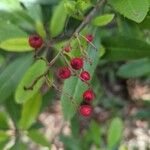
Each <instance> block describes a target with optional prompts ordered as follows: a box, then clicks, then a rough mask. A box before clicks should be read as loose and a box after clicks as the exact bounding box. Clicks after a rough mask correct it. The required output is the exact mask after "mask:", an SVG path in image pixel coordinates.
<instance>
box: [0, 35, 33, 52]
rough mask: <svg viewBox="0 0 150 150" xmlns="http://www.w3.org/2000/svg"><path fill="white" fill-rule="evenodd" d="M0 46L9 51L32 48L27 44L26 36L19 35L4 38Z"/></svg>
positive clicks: (29, 49) (23, 50)
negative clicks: (17, 36)
mask: <svg viewBox="0 0 150 150" xmlns="http://www.w3.org/2000/svg"><path fill="white" fill-rule="evenodd" d="M0 48H2V49H4V50H6V51H11V52H26V51H31V50H33V48H31V47H30V46H29V43H28V38H27V37H25V38H24V37H19V38H12V39H8V40H5V41H3V42H1V43H0Z"/></svg>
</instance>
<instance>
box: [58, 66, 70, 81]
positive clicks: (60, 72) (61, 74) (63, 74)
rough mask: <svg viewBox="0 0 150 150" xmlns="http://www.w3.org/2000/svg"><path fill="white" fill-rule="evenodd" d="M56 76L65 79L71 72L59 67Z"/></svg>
mask: <svg viewBox="0 0 150 150" xmlns="http://www.w3.org/2000/svg"><path fill="white" fill-rule="evenodd" d="M58 76H59V78H61V79H67V78H69V77H70V76H71V71H70V69H69V68H68V67H61V68H59V70H58Z"/></svg>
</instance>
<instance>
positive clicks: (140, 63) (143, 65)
mask: <svg viewBox="0 0 150 150" xmlns="http://www.w3.org/2000/svg"><path fill="white" fill-rule="evenodd" d="M117 74H118V75H119V76H121V77H123V78H136V77H141V76H145V75H150V60H149V59H141V60H135V61H132V62H129V63H127V64H124V65H122V66H121V67H120V68H119V70H118V72H117Z"/></svg>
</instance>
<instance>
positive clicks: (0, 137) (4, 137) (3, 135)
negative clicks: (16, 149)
mask: <svg viewBox="0 0 150 150" xmlns="http://www.w3.org/2000/svg"><path fill="white" fill-rule="evenodd" d="M8 139H9V135H8V134H7V133H6V132H5V131H0V142H4V141H6V140H8Z"/></svg>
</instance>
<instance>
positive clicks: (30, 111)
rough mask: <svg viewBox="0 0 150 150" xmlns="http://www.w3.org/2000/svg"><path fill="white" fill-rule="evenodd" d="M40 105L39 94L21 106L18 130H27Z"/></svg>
mask: <svg viewBox="0 0 150 150" xmlns="http://www.w3.org/2000/svg"><path fill="white" fill-rule="evenodd" d="M41 103H42V97H41V95H40V94H36V95H34V96H33V97H32V98H31V99H28V101H26V102H25V103H24V104H23V108H22V114H21V119H20V121H19V128H20V129H24V130H25V129H28V128H29V127H30V126H31V125H32V124H33V123H34V122H35V120H36V118H37V116H38V112H39V110H40V107H41Z"/></svg>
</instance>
